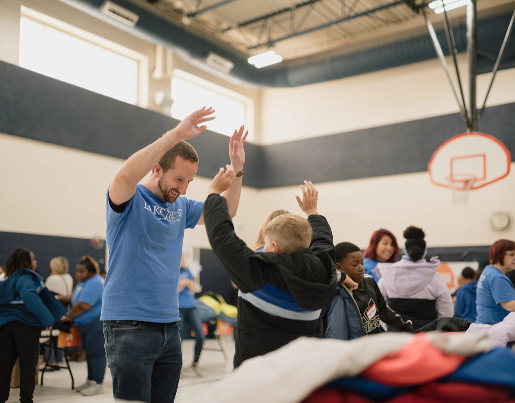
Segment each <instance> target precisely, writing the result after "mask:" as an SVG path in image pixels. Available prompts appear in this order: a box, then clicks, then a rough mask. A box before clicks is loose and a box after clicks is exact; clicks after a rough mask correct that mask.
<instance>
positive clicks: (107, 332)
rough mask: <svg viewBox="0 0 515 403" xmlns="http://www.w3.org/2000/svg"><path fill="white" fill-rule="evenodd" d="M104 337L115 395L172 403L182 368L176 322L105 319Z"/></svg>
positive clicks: (117, 396) (138, 399)
mask: <svg viewBox="0 0 515 403" xmlns="http://www.w3.org/2000/svg"><path fill="white" fill-rule="evenodd" d="M177 271H178V270H177ZM104 337H105V347H106V353H107V362H108V365H109V368H110V369H111V376H112V377H113V395H114V397H115V398H117V399H123V400H137V401H140V402H159V403H173V401H174V399H175V394H176V393H177V387H178V386H179V377H180V375H181V368H182V352H181V337H180V336H179V326H178V324H177V323H150V322H139V321H123V320H120V321H105V322H104ZM115 346H116V347H115ZM115 351H116V353H115Z"/></svg>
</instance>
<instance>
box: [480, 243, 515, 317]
mask: <svg viewBox="0 0 515 403" xmlns="http://www.w3.org/2000/svg"><path fill="white" fill-rule="evenodd" d="M512 270H515V242H513V241H510V240H508V239H500V240H498V241H496V242H494V244H493V245H492V246H491V248H490V265H488V266H486V267H485V269H484V270H483V273H482V274H481V277H480V278H479V281H478V284H477V298H476V308H477V319H476V323H484V324H488V325H493V324H496V323H499V322H502V320H503V319H504V318H505V317H506V315H508V313H510V312H515V288H514V287H513V284H512V282H511V281H510V279H509V278H508V277H507V276H506V273H508V272H510V271H512Z"/></svg>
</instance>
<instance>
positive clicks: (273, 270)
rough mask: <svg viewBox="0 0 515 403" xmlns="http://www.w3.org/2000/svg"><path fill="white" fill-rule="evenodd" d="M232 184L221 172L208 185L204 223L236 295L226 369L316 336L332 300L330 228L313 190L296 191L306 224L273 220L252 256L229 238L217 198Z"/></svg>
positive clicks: (288, 217)
mask: <svg viewBox="0 0 515 403" xmlns="http://www.w3.org/2000/svg"><path fill="white" fill-rule="evenodd" d="M233 180H234V170H233V169H232V168H231V167H228V170H227V172H226V173H223V169H222V170H220V172H219V174H218V175H217V176H216V177H215V179H214V180H213V182H212V183H211V185H210V186H209V189H208V192H209V196H208V197H207V199H206V202H205V204H204V220H205V224H206V230H207V235H208V238H209V242H210V244H211V246H212V248H213V251H214V252H215V254H216V256H217V257H218V259H220V262H221V263H222V265H223V266H224V269H225V271H226V272H227V274H228V275H229V277H230V278H231V280H232V281H233V282H234V284H236V286H237V287H238V288H239V295H238V329H239V334H238V337H237V340H236V353H235V356H234V367H235V368H236V367H238V366H239V365H240V364H241V363H242V362H243V361H245V360H248V359H250V358H253V357H256V356H260V355H263V354H266V353H269V352H271V351H274V350H277V349H278V348H280V347H282V346H284V345H286V344H288V343H289V342H291V341H292V340H295V339H296V338H298V337H301V336H308V337H318V338H321V337H322V327H321V322H320V313H321V310H322V308H324V307H326V306H327V305H329V304H330V303H331V301H332V299H333V296H334V287H335V285H336V270H335V266H334V245H333V237H332V232H331V227H330V226H329V224H328V223H327V220H326V219H325V218H324V217H323V216H321V215H319V214H318V211H317V200H318V191H317V190H316V189H315V187H314V186H313V184H312V183H311V182H305V186H301V188H302V193H303V197H302V199H301V198H300V197H298V196H297V202H298V204H299V206H300V208H301V210H302V211H303V212H304V213H305V214H306V215H307V216H308V219H307V220H306V219H305V218H302V217H300V216H298V215H295V214H284V215H281V216H279V217H277V218H275V219H273V220H272V221H270V223H269V224H268V226H267V228H266V236H265V246H264V250H263V252H261V253H255V252H254V251H253V250H252V249H250V248H249V247H248V246H247V245H246V244H245V242H243V241H242V240H241V239H239V238H238V237H237V235H236V234H235V232H234V227H233V223H232V221H231V217H230V215H229V211H228V209H227V202H226V200H225V199H224V198H223V197H221V196H220V193H222V192H223V191H224V190H225V189H227V188H228V187H229V186H230V184H231V183H232V181H233Z"/></svg>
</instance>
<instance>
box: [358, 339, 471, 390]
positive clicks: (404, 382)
mask: <svg viewBox="0 0 515 403" xmlns="http://www.w3.org/2000/svg"><path fill="white" fill-rule="evenodd" d="M464 360H465V357H463V356H460V355H449V354H444V353H443V352H442V351H440V350H439V349H437V348H436V347H433V346H432V345H431V342H430V341H429V340H428V339H427V337H426V335H425V334H424V333H418V334H416V335H415V336H414V337H413V339H412V340H411V341H410V342H409V343H407V344H406V345H405V346H404V348H403V349H402V351H401V352H400V353H398V354H393V355H389V356H387V357H385V358H382V359H381V360H379V361H377V362H376V363H374V364H372V365H371V366H370V367H368V368H367V369H366V370H365V372H363V375H364V376H366V377H367V378H369V379H372V380H374V381H377V382H380V383H382V384H384V385H390V386H411V385H419V384H422V383H427V382H432V381H434V380H436V379H439V378H441V377H443V376H445V375H448V374H450V373H452V372H454V371H456V369H458V367H459V366H460V364H461V363H462V362H463V361H464Z"/></svg>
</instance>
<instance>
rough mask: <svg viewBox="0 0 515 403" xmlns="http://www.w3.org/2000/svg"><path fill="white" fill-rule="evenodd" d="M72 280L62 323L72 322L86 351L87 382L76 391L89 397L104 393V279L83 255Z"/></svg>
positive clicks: (61, 298)
mask: <svg viewBox="0 0 515 403" xmlns="http://www.w3.org/2000/svg"><path fill="white" fill-rule="evenodd" d="M75 278H76V279H77V282H78V283H77V285H76V287H75V289H74V290H73V294H72V296H71V301H70V302H71V304H72V307H71V309H70V311H69V312H68V313H67V314H66V316H65V317H64V318H63V321H71V320H72V319H73V322H75V324H76V325H77V330H78V331H79V334H80V340H81V344H82V348H83V349H84V351H85V352H86V361H87V364H88V379H87V380H86V383H85V384H84V385H81V386H77V387H76V388H75V390H76V391H77V392H81V393H82V394H83V395H85V396H90V395H96V394H99V393H102V392H103V387H102V383H103V382H104V375H105V371H106V364H107V362H106V356H105V350H104V334H103V330H102V322H101V321H100V312H101V310H102V294H103V291H104V279H103V278H102V277H101V276H100V274H99V267H98V263H97V262H96V260H95V259H93V258H92V257H90V256H83V257H82V258H81V259H80V260H79V262H78V263H77V268H76V271H75ZM59 300H60V301H64V302H67V301H68V300H69V298H68V299H67V298H66V297H62V296H61V297H59Z"/></svg>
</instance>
